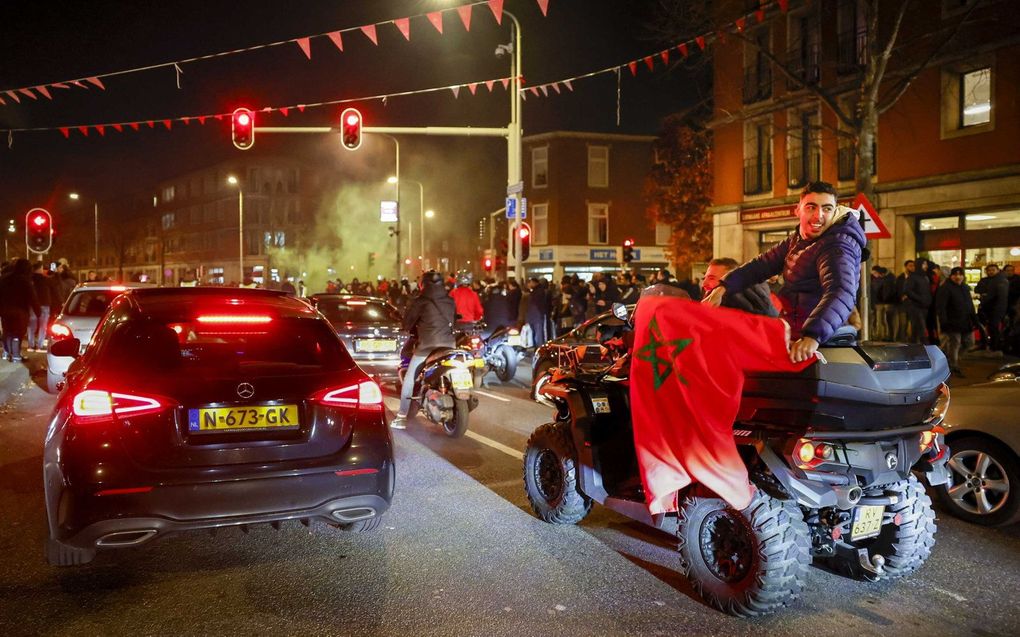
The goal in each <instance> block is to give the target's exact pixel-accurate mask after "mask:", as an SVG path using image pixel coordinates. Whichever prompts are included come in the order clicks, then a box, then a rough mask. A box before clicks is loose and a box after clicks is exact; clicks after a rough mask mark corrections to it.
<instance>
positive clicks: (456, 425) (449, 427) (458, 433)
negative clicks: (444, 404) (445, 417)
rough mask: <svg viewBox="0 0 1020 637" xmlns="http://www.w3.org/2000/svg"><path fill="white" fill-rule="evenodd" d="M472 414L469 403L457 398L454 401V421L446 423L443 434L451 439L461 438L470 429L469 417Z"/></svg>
mask: <svg viewBox="0 0 1020 637" xmlns="http://www.w3.org/2000/svg"><path fill="white" fill-rule="evenodd" d="M470 414H471V405H469V404H468V401H466V400H464V399H461V398H455V399H454V400H453V420H452V421H450V422H444V423H443V425H442V427H443V433H445V434H446V435H447V436H449V437H451V438H460V437H462V436H463V435H464V434H465V433H467V429H468V417H469V416H470Z"/></svg>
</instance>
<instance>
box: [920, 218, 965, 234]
mask: <svg viewBox="0 0 1020 637" xmlns="http://www.w3.org/2000/svg"><path fill="white" fill-rule="evenodd" d="M959 227H960V217H959V216H957V215H954V216H952V217H933V218H930V219H921V220H920V221H919V222H918V223H917V229H918V230H920V231H921V232H929V231H931V230H955V229H956V228H959Z"/></svg>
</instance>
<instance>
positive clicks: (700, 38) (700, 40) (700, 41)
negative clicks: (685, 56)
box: [694, 35, 705, 51]
mask: <svg viewBox="0 0 1020 637" xmlns="http://www.w3.org/2000/svg"><path fill="white" fill-rule="evenodd" d="M694 41H695V42H697V43H698V46H699V47H700V48H701V50H702V51H704V50H705V36H703V35H699V36H698V37H696V38H694Z"/></svg>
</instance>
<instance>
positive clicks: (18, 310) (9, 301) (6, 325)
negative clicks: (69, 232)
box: [0, 259, 42, 363]
mask: <svg viewBox="0 0 1020 637" xmlns="http://www.w3.org/2000/svg"><path fill="white" fill-rule="evenodd" d="M32 312H35V313H37V314H38V313H40V312H42V309H41V308H40V307H39V300H38V299H37V298H36V296H35V286H34V285H33V284H32V264H31V263H29V261H28V259H17V260H15V261H14V267H13V268H12V269H11V271H10V272H9V273H8V274H6V275H4V276H3V277H0V323H2V324H3V331H4V348H5V349H6V351H7V360H9V361H11V362H14V363H19V362H21V361H22V360H23V359H22V357H21V343H22V341H23V340H24V338H25V332H26V331H27V330H28V317H29V315H30V314H31V313H32Z"/></svg>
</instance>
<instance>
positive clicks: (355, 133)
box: [340, 108, 361, 150]
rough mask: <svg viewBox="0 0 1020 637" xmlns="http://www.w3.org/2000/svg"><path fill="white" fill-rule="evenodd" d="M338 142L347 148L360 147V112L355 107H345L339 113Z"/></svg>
mask: <svg viewBox="0 0 1020 637" xmlns="http://www.w3.org/2000/svg"><path fill="white" fill-rule="evenodd" d="M340 143H342V144H343V145H344V148H346V149H347V150H357V149H358V148H360V147H361V113H360V112H359V111H358V109H356V108H345V109H344V112H343V113H341V114H340Z"/></svg>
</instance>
